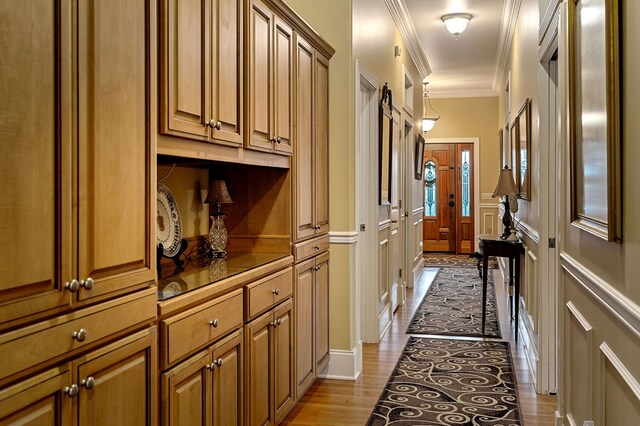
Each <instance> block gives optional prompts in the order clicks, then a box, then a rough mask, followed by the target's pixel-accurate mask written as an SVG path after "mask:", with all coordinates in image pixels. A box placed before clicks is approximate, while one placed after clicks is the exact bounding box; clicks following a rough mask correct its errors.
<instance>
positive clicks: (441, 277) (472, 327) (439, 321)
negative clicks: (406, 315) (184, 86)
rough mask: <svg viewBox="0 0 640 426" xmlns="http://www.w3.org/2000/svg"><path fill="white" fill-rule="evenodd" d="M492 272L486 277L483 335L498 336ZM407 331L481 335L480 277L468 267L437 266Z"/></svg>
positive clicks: (498, 329)
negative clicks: (429, 285) (438, 268)
mask: <svg viewBox="0 0 640 426" xmlns="http://www.w3.org/2000/svg"><path fill="white" fill-rule="evenodd" d="M495 299H496V297H495V291H494V288H493V274H491V273H490V274H488V280H487V317H486V322H485V334H484V336H488V337H500V336H501V334H500V326H499V325H498V316H497V314H496V303H495ZM407 333H409V334H435V335H445V336H471V337H473V336H482V279H481V278H479V277H478V273H477V271H476V270H474V269H471V268H459V267H457V268H456V267H449V268H441V269H440V270H439V271H438V275H437V276H436V278H435V279H434V281H433V283H432V284H431V287H429V290H428V291H427V294H426V295H425V296H424V299H422V302H420V306H418V309H416V312H415V314H414V315H413V318H412V319H411V322H410V323H409V327H408V328H407Z"/></svg>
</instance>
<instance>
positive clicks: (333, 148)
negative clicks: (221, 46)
mask: <svg viewBox="0 0 640 426" xmlns="http://www.w3.org/2000/svg"><path fill="white" fill-rule="evenodd" d="M287 3H288V4H289V5H290V6H291V7H292V8H293V9H294V10H295V11H296V12H298V14H299V15H300V16H302V18H304V19H305V20H306V21H307V22H308V23H309V25H311V26H312V27H313V28H314V29H315V30H316V31H317V32H318V33H319V34H320V35H321V36H322V37H323V38H324V39H325V40H326V41H327V42H329V44H331V46H333V48H334V49H335V50H336V53H335V54H334V55H333V57H332V58H331V62H330V68H329V208H330V212H329V213H330V217H331V231H332V232H350V231H353V230H355V227H356V225H355V205H356V204H355V203H356V194H355V144H354V143H353V140H354V137H353V135H354V132H355V130H354V119H353V117H354V111H355V106H354V105H355V99H354V98H355V89H354V73H355V70H354V66H353V58H352V53H351V34H352V30H351V28H352V26H351V0H323V1H322V2H318V1H309V0H288V1H287ZM354 264H355V247H354V246H351V245H337V244H332V246H331V268H330V289H329V294H330V300H329V309H330V312H329V313H330V330H329V332H330V346H331V349H340V350H351V349H353V348H354V347H355V345H356V333H355V317H354V312H355V303H356V300H355V297H354V291H353V287H354V285H355V284H354V277H353V275H354V272H353V271H354V267H353V265H354Z"/></svg>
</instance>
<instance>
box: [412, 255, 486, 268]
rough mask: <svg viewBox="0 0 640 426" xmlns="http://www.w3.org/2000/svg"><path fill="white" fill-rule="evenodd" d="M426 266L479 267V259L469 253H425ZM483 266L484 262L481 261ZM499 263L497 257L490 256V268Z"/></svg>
mask: <svg viewBox="0 0 640 426" xmlns="http://www.w3.org/2000/svg"><path fill="white" fill-rule="evenodd" d="M424 266H427V267H434V266H437V267H441V266H467V267H470V268H477V267H478V261H477V260H476V259H475V258H473V257H470V256H469V255H468V254H446V253H425V254H424ZM480 267H482V263H480ZM497 267H498V264H497V262H496V259H495V257H489V268H497Z"/></svg>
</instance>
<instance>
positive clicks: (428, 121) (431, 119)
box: [422, 81, 440, 132]
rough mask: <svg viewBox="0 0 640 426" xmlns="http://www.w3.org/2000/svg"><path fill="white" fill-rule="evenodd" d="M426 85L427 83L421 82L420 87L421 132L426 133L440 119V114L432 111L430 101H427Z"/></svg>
mask: <svg viewBox="0 0 640 426" xmlns="http://www.w3.org/2000/svg"><path fill="white" fill-rule="evenodd" d="M427 84H429V82H427V81H423V82H422V85H423V87H424V89H423V92H422V94H423V99H422V114H423V115H422V131H423V132H428V131H429V130H431V129H433V126H435V125H436V121H438V119H439V118H440V114H438V112H437V111H436V110H435V109H433V105H431V101H430V100H429V92H428V91H427ZM429 107H431V114H429Z"/></svg>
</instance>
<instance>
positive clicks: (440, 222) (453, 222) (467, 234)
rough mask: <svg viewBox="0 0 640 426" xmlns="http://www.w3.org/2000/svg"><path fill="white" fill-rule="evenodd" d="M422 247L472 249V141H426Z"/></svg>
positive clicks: (451, 250)
mask: <svg viewBox="0 0 640 426" xmlns="http://www.w3.org/2000/svg"><path fill="white" fill-rule="evenodd" d="M423 167H424V169H423V188H424V220H423V238H422V239H423V248H424V251H427V252H441V253H459V254H466V253H471V252H472V251H473V241H474V235H473V234H474V233H473V222H474V217H473V210H474V206H473V173H472V172H473V170H472V167H473V144H462V143H460V144H455V143H450V144H429V145H427V149H426V150H425V153H424V160H423Z"/></svg>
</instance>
